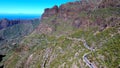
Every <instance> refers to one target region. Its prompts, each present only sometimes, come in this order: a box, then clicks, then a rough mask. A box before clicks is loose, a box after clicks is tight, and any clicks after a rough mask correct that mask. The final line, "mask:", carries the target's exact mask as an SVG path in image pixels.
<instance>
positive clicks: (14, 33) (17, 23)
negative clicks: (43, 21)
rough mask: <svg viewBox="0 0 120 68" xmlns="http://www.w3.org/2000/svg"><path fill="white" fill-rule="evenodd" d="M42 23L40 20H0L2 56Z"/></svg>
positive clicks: (0, 52)
mask: <svg viewBox="0 0 120 68" xmlns="http://www.w3.org/2000/svg"><path fill="white" fill-rule="evenodd" d="M39 23H40V20H39V19H33V20H32V19H31V20H8V19H2V20H0V54H4V53H6V52H7V51H9V49H11V48H12V47H14V46H16V44H17V43H18V42H19V41H20V40H22V39H23V38H24V36H26V35H29V34H30V33H31V32H32V31H33V30H34V29H35V28H36V27H37V25H38V24H39Z"/></svg>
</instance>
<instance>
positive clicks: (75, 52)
mask: <svg viewBox="0 0 120 68" xmlns="http://www.w3.org/2000/svg"><path fill="white" fill-rule="evenodd" d="M119 4H120V1H119V0H81V1H76V2H69V3H66V4H62V5H61V6H60V7H58V6H56V5H55V6H54V7H53V8H47V9H45V11H44V13H43V15H42V17H41V23H40V24H39V25H38V27H37V28H36V29H35V30H34V31H33V32H32V33H31V34H30V35H28V36H26V37H24V39H22V40H21V42H20V43H18V44H17V47H14V48H13V49H11V50H10V51H9V52H8V53H7V54H6V56H5V57H4V58H3V60H2V61H1V63H0V65H1V66H3V67H4V68H88V67H89V68H119V67H120V63H119V61H120V59H119V57H120V54H119V52H120V6H119ZM1 39H2V38H1Z"/></svg>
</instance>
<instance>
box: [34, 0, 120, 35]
mask: <svg viewBox="0 0 120 68" xmlns="http://www.w3.org/2000/svg"><path fill="white" fill-rule="evenodd" d="M119 4H120V2H119V0H116V1H114V0H110V1H107V0H95V1H92V0H88V1H87V0H81V1H80V2H79V1H78V2H69V3H67V4H62V5H61V6H60V7H58V6H56V5H55V6H54V7H53V8H47V9H45V11H44V13H43V15H42V18H41V24H40V25H39V27H38V28H37V29H36V32H37V33H52V32H54V31H56V30H57V26H59V25H60V24H61V22H60V20H62V21H63V22H64V23H65V24H67V23H66V22H68V21H69V20H71V22H69V23H68V24H69V25H70V26H71V27H73V29H74V28H82V29H84V28H85V27H87V26H99V30H103V29H104V28H106V27H107V26H114V25H115V22H112V23H104V22H107V21H108V20H114V19H115V20H119V18H118V17H115V16H116V15H117V14H115V13H112V12H110V13H111V14H113V15H112V16H111V17H108V18H106V19H104V18H103V17H101V16H99V15H100V14H99V15H97V16H93V13H97V11H98V12H100V11H101V12H102V11H103V10H97V9H106V8H114V7H118V8H119ZM94 9H96V11H93V10H94ZM109 10H114V9H108V11H107V12H109ZM104 13H106V12H104ZM101 15H102V14H101ZM118 15H119V14H118ZM102 16H104V15H102ZM50 17H51V19H50ZM104 17H105V16H104ZM93 18H94V19H93ZM46 20H49V21H46ZM52 24H53V25H54V26H52Z"/></svg>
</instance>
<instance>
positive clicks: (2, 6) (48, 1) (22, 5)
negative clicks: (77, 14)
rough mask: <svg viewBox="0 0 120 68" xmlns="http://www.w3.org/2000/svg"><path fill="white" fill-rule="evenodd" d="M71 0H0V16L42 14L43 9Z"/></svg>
mask: <svg viewBox="0 0 120 68" xmlns="http://www.w3.org/2000/svg"><path fill="white" fill-rule="evenodd" d="M70 1H73V0H0V14H20V13H21V14H42V13H43V11H44V9H45V8H51V7H52V6H54V5H60V4H63V3H66V2H70Z"/></svg>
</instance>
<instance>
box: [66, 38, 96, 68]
mask: <svg viewBox="0 0 120 68" xmlns="http://www.w3.org/2000/svg"><path fill="white" fill-rule="evenodd" d="M67 39H70V40H76V41H82V42H83V45H84V47H85V48H87V49H88V50H90V52H88V53H85V54H84V55H83V61H84V62H85V63H86V64H87V65H88V66H89V68H97V67H96V65H95V64H93V63H92V62H90V61H89V59H88V58H87V56H88V55H89V54H90V53H91V51H95V50H94V49H93V48H90V47H89V46H88V44H87V43H86V41H85V40H82V39H77V38H71V37H67Z"/></svg>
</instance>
